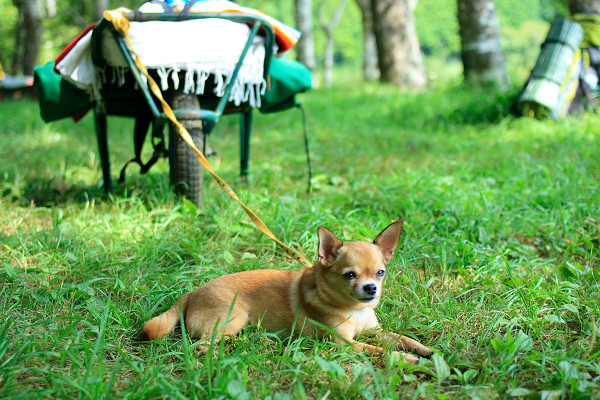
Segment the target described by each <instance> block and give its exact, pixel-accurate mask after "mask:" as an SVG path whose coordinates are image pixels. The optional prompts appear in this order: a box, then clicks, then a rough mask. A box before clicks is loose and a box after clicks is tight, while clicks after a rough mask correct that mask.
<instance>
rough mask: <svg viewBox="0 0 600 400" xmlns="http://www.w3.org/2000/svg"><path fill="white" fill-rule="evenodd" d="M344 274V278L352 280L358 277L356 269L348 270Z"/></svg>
mask: <svg viewBox="0 0 600 400" xmlns="http://www.w3.org/2000/svg"><path fill="white" fill-rule="evenodd" d="M343 276H344V278H346V279H348V280H349V281H351V280H352V279H356V272H354V271H350V272H346V273H345V274H344V275H343Z"/></svg>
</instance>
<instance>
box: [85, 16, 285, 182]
mask: <svg viewBox="0 0 600 400" xmlns="http://www.w3.org/2000/svg"><path fill="white" fill-rule="evenodd" d="M125 17H126V18H127V19H128V20H129V21H136V22H147V21H171V22H174V23H176V22H177V21H182V20H190V19H207V18H219V19H225V20H229V21H233V22H238V23H246V24H249V25H251V26H252V28H251V30H250V35H249V37H248V40H247V41H246V44H245V46H244V49H243V51H242V54H241V55H240V58H239V60H238V62H237V64H236V66H235V68H234V70H233V73H232V76H231V77H230V79H229V81H228V82H229V83H228V84H227V85H226V88H225V91H224V94H223V96H222V97H221V98H220V99H219V101H218V103H217V104H216V106H215V107H214V108H213V109H201V110H190V109H187V110H173V112H174V113H175V116H176V117H177V118H178V119H179V118H184V119H196V120H201V121H202V122H203V124H202V127H203V134H204V135H205V137H206V135H208V134H209V133H210V132H211V131H212V130H213V128H214V127H215V126H216V124H217V123H218V122H219V119H220V117H221V115H223V114H224V113H230V112H233V113H235V112H241V120H240V176H241V177H242V178H246V177H247V175H248V164H249V159H250V135H251V125H252V108H251V107H250V106H246V107H243V108H241V109H234V110H232V111H228V109H227V105H228V99H229V95H230V94H231V90H232V88H233V84H232V83H233V82H235V80H236V79H237V76H238V74H239V71H240V69H241V67H242V65H243V63H244V59H245V58H246V55H247V54H248V51H249V49H250V46H251V45H252V42H253V41H254V38H255V37H256V36H257V35H258V34H259V33H261V34H263V35H264V36H265V59H264V65H263V73H264V77H265V79H266V78H267V75H268V71H269V63H270V60H271V56H272V54H273V46H274V41H275V33H274V31H273V28H272V27H271V25H270V24H269V22H268V21H267V20H266V19H265V18H263V17H261V16H257V15H248V14H241V13H235V12H232V13H203V12H199V13H195V12H189V13H187V14H183V13H172V12H166V13H141V12H137V11H136V12H130V13H126V14H125ZM104 29H109V30H110V31H111V33H112V35H113V37H114V38H115V40H116V43H117V45H118V47H119V49H120V51H121V53H122V54H123V57H124V58H125V60H126V62H127V64H128V66H129V68H130V70H131V72H132V74H133V77H134V79H135V81H136V83H137V86H138V89H139V90H140V91H141V93H142V96H143V99H144V101H145V103H146V105H147V106H148V109H149V111H150V114H151V119H152V122H153V128H152V129H153V131H152V136H153V137H159V136H162V131H163V129H164V125H165V124H166V123H167V122H168V118H167V117H166V115H165V113H163V112H161V111H160V110H159V108H158V106H157V103H156V102H155V100H154V97H153V95H152V93H151V92H150V89H149V88H148V86H147V84H146V82H145V79H144V78H145V77H143V76H142V73H141V71H140V70H139V69H138V68H137V66H136V64H135V62H134V60H133V57H132V55H131V53H130V52H129V49H128V48H127V45H126V43H125V41H124V39H123V37H122V36H121V35H120V34H119V33H118V32H117V31H116V30H115V29H114V27H113V25H112V24H111V23H110V22H109V21H107V20H105V19H101V20H100V22H99V23H98V24H97V25H96V27H95V28H94V30H93V32H92V59H93V60H94V63H95V64H96V65H97V66H99V67H101V66H104V65H105V64H106V62H105V61H104V59H103V57H102V51H101V48H100V47H101V46H100V44H101V39H102V36H101V32H102V31H103V30H104ZM200 98H202V96H200ZM94 115H95V123H96V133H97V139H98V149H99V153H100V160H101V164H102V174H103V178H104V188H105V191H107V192H109V191H110V190H111V188H112V184H111V177H110V159H109V154H108V138H107V123H106V116H107V107H106V104H105V101H104V99H102V101H101V102H100V103H99V104H98V105H97V106H96V107H95V109H94ZM128 116H135V115H128ZM138 125H139V126H138ZM144 126H146V128H145V129H147V122H146V121H139V120H137V119H136V128H135V129H144Z"/></svg>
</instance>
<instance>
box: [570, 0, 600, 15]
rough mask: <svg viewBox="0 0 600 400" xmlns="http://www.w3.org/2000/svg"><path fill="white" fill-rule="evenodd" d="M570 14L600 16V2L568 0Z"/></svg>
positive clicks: (594, 0)
mask: <svg viewBox="0 0 600 400" xmlns="http://www.w3.org/2000/svg"><path fill="white" fill-rule="evenodd" d="M567 2H568V3H569V12H570V13H571V15H573V14H600V0H568V1H567Z"/></svg>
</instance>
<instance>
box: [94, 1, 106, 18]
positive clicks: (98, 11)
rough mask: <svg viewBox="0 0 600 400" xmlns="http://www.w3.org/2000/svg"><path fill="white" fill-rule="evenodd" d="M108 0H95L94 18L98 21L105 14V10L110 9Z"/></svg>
mask: <svg viewBox="0 0 600 400" xmlns="http://www.w3.org/2000/svg"><path fill="white" fill-rule="evenodd" d="M108 7H109V6H108V0H95V3H94V18H95V20H96V21H98V20H99V19H100V18H102V16H103V15H104V11H105V10H108Z"/></svg>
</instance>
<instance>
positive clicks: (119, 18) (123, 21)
mask: <svg viewBox="0 0 600 400" xmlns="http://www.w3.org/2000/svg"><path fill="white" fill-rule="evenodd" d="M123 12H124V11H123V10H107V11H105V12H104V18H105V19H106V20H107V21H110V22H112V23H113V25H114V27H115V29H116V31H117V32H120V33H121V34H122V35H123V37H124V38H125V41H126V42H127V45H128V46H129V49H130V50H131V52H132V53H133V55H134V56H135V64H136V65H137V67H138V68H139V70H140V71H141V72H142V73H143V74H144V75H145V76H146V78H147V79H148V86H149V87H150V90H151V91H152V93H153V94H154V95H155V96H156V98H157V99H158V100H159V101H160V102H161V103H162V105H163V111H164V113H165V114H166V115H167V117H168V118H169V119H170V120H171V122H173V124H175V126H176V127H177V129H178V131H179V134H180V135H181V137H182V138H183V140H185V142H186V143H187V144H189V145H190V146H191V147H192V149H194V151H195V152H196V156H197V158H198V161H199V162H200V164H202V166H203V167H204V168H205V169H206V170H207V171H208V172H210V173H211V175H212V176H213V177H214V178H215V180H216V181H217V182H218V183H219V186H220V187H221V189H223V190H224V191H225V193H227V194H228V195H230V196H231V197H232V198H233V199H234V200H235V201H236V202H237V203H238V204H239V205H240V206H241V207H242V208H243V209H244V211H245V212H246V214H248V216H249V217H250V219H251V220H252V222H254V225H256V227H257V228H258V229H260V230H261V231H262V232H263V233H264V234H265V235H267V236H268V237H269V238H270V239H271V240H273V241H274V242H276V243H277V244H279V245H280V246H281V247H282V248H283V249H284V250H285V251H286V253H288V254H289V255H290V256H291V257H293V258H294V259H295V260H296V261H298V262H299V263H301V264H302V265H304V266H305V267H309V266H311V265H312V264H311V263H310V262H309V261H308V259H307V258H306V257H304V256H303V255H302V254H300V253H299V252H297V251H296V250H294V249H292V248H291V247H289V246H287V245H286V244H284V243H283V242H281V241H280V240H279V239H277V238H276V237H275V235H273V233H271V231H270V230H269V228H267V226H266V225H265V224H264V223H263V222H262V221H261V219H260V218H258V216H257V215H256V214H254V212H253V211H252V210H250V208H248V207H247V206H246V205H245V204H244V203H242V202H241V201H240V199H239V198H238V196H237V195H236V194H235V192H234V191H233V189H231V187H230V186H229V184H228V183H227V182H225V181H224V180H223V179H222V178H221V177H220V176H219V175H217V174H216V173H215V171H213V169H212V167H211V166H210V164H209V163H208V161H207V160H206V157H204V154H202V152H201V151H200V150H198V148H197V147H196V146H195V145H194V142H193V140H192V137H191V136H190V134H189V133H188V131H187V130H186V129H185V127H184V126H183V125H181V123H180V122H179V121H177V118H176V117H175V114H174V113H173V110H171V107H170V106H169V105H168V104H167V102H166V101H165V100H164V98H163V96H162V93H161V91H160V89H159V87H158V85H157V84H156V82H155V81H154V79H152V77H151V76H150V74H148V70H147V69H146V67H145V66H144V64H142V62H141V61H140V57H139V56H138V55H137V53H136V52H135V50H134V49H133V43H132V41H131V37H130V36H129V27H130V25H129V20H128V19H127V18H125V16H124V15H123Z"/></svg>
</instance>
